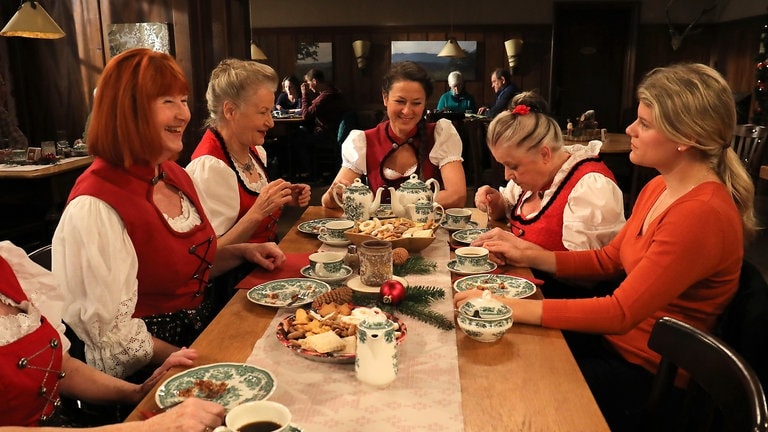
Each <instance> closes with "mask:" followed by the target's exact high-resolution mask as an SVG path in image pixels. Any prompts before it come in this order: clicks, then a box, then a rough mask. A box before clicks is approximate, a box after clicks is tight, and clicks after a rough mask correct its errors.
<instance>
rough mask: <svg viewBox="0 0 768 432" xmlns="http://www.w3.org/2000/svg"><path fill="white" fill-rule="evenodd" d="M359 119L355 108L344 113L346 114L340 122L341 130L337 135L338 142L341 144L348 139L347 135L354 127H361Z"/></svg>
mask: <svg viewBox="0 0 768 432" xmlns="http://www.w3.org/2000/svg"><path fill="white" fill-rule="evenodd" d="M359 123H360V121H359V119H358V117H357V112H356V111H354V110H348V111H347V112H345V113H344V115H343V116H342V117H341V122H340V123H339V131H338V135H337V137H336V142H337V143H338V144H339V145H341V143H343V142H344V140H345V139H347V135H349V133H350V132H351V131H352V129H358V128H359Z"/></svg>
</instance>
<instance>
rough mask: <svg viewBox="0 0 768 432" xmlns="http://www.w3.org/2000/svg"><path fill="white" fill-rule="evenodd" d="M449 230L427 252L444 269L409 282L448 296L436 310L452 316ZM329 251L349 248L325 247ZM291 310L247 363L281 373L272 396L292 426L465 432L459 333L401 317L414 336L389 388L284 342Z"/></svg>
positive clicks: (355, 431)
mask: <svg viewBox="0 0 768 432" xmlns="http://www.w3.org/2000/svg"><path fill="white" fill-rule="evenodd" d="M447 241H448V234H447V233H446V232H445V231H444V230H438V232H437V239H435V241H434V243H432V244H431V245H430V246H429V247H428V248H427V249H425V250H424V251H422V255H424V256H425V257H427V258H429V259H430V260H433V261H435V262H437V272H435V273H431V274H428V275H409V276H406V280H407V281H408V283H409V284H410V285H430V286H438V287H441V288H444V289H445V290H446V298H445V299H444V300H442V301H438V302H435V303H433V305H432V309H433V310H435V311H437V312H440V313H442V314H444V315H445V316H446V317H449V318H451V319H452V317H453V305H452V303H451V298H452V296H451V294H450V291H449V290H450V289H451V277H450V273H449V271H448V270H447V269H446V267H445V266H446V264H447V263H448V261H449V258H450V253H449V248H448V245H447ZM321 249H322V250H342V248H331V247H327V246H323V247H322V248H321ZM291 313H292V309H280V310H279V311H278V313H277V315H276V316H275V318H274V319H273V320H272V323H270V327H269V329H268V330H267V331H266V332H265V333H264V336H262V337H261V338H260V339H259V340H258V341H257V342H256V345H255V346H254V347H253V352H251V355H250V356H249V357H248V360H247V363H249V364H252V365H255V366H258V367H261V368H264V369H267V370H269V371H270V372H272V373H273V374H274V375H275V380H276V382H277V390H276V391H275V393H274V394H273V395H272V397H270V399H271V400H274V401H277V402H280V403H282V404H284V405H286V406H287V407H289V409H290V410H291V413H292V414H293V423H294V424H295V425H297V426H298V427H301V428H302V429H303V431H304V432H324V431H334V432H359V431H363V430H364V431H366V432H377V431H386V432H389V431H402V432H408V431H413V432H416V431H418V432H429V431H434V432H452V431H457V432H460V431H463V430H464V416H463V415H462V409H461V384H460V381H459V368H458V356H457V352H456V334H455V331H454V330H451V331H445V330H440V329H438V328H436V327H434V326H432V325H429V324H425V323H422V322H421V321H418V320H416V319H413V318H410V317H408V316H407V315H403V314H399V315H398V317H399V318H400V319H401V320H403V321H404V322H405V324H406V326H407V327H408V335H407V336H406V338H405V340H404V341H403V343H402V344H401V345H400V346H399V347H398V350H399V351H398V352H399V372H398V376H397V378H396V379H395V381H394V382H393V383H392V384H390V385H389V386H388V387H386V388H384V389H378V388H374V387H371V386H368V385H366V384H363V383H361V382H360V381H358V380H357V379H356V378H355V367H354V364H343V365H337V364H328V363H319V362H315V361H311V360H307V359H305V358H301V357H299V356H298V355H296V354H294V353H293V352H291V351H290V350H289V349H287V348H286V347H284V346H283V345H282V344H280V342H278V340H277V338H276V337H275V331H276V329H277V325H278V323H279V322H280V321H281V320H282V319H284V318H285V317H286V316H287V315H289V314H291Z"/></svg>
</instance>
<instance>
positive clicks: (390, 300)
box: [379, 279, 405, 305]
mask: <svg viewBox="0 0 768 432" xmlns="http://www.w3.org/2000/svg"><path fill="white" fill-rule="evenodd" d="M379 295H381V300H382V301H383V302H384V303H387V304H392V305H396V304H398V303H400V302H401V301H403V299H404V298H405V286H403V284H402V283H400V282H399V281H397V280H394V279H390V280H387V281H384V283H383V284H381V288H380V289H379Z"/></svg>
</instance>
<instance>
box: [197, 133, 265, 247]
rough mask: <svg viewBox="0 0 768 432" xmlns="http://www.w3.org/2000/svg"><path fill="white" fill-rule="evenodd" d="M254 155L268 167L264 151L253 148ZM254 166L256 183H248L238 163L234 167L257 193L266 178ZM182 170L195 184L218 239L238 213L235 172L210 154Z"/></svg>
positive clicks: (260, 148) (237, 191)
mask: <svg viewBox="0 0 768 432" xmlns="http://www.w3.org/2000/svg"><path fill="white" fill-rule="evenodd" d="M256 153H257V154H258V156H259V159H260V160H261V162H262V163H263V164H264V166H267V151H266V150H264V148H263V147H261V146H256ZM249 157H250V155H249ZM254 165H255V168H256V170H257V171H258V173H259V175H260V178H261V179H260V181H259V182H258V183H252V182H249V181H248V179H247V177H246V175H245V173H244V172H243V171H242V169H241V168H240V166H239V164H237V163H236V164H235V166H236V167H237V172H238V175H239V176H240V178H241V179H242V180H243V183H244V184H245V185H247V187H248V189H250V190H251V191H253V192H260V191H261V188H263V187H264V186H266V185H267V176H266V174H265V173H264V170H262V169H261V166H260V165H259V164H256V163H254ZM185 169H186V170H187V173H188V174H189V176H190V177H192V180H193V181H194V182H195V189H196V190H197V194H198V195H199V196H200V203H201V204H202V206H203V209H204V210H205V215H206V216H208V219H209V220H210V222H211V225H213V230H214V231H215V232H216V235H217V236H219V237H221V236H222V235H224V233H226V232H227V231H229V229H230V228H232V226H234V225H235V223H236V222H237V215H238V214H239V213H240V187H239V185H238V183H237V177H236V176H235V173H234V171H232V168H231V167H230V166H229V165H227V164H226V162H224V161H222V160H221V159H219V158H217V157H214V156H210V155H204V156H200V157H198V158H195V159H193V160H192V161H191V162H190V163H189V164H188V165H187V167H186V168H185Z"/></svg>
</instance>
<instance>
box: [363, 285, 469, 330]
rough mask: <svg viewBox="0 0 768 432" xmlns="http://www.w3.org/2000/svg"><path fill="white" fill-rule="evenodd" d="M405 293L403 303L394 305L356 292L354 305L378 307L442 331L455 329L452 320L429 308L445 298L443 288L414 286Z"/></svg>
mask: <svg viewBox="0 0 768 432" xmlns="http://www.w3.org/2000/svg"><path fill="white" fill-rule="evenodd" d="M405 293H406V294H405V298H404V299H403V301H402V302H400V303H399V304H396V305H393V304H391V303H384V302H383V301H382V299H381V296H380V295H379V294H378V293H361V292H354V293H353V294H352V303H353V304H356V305H358V306H366V307H378V308H379V309H381V310H383V311H385V312H388V313H390V314H396V313H398V312H399V313H401V314H404V315H408V316H410V317H411V318H415V319H417V320H419V321H422V322H425V323H427V324H430V325H433V326H435V327H437V328H439V329H442V330H451V329H453V328H454V325H453V322H452V321H451V320H449V319H448V318H446V317H445V316H444V315H443V314H441V313H438V312H435V311H433V310H431V309H430V308H429V305H430V304H431V303H432V302H433V301H435V300H440V299H444V298H445V291H443V289H442V288H439V287H434V286H425V285H414V286H409V287H407V288H406V289H405Z"/></svg>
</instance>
